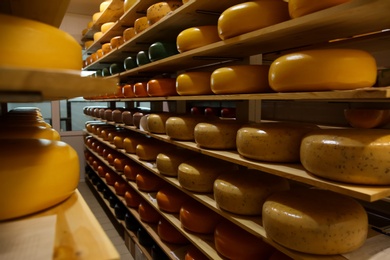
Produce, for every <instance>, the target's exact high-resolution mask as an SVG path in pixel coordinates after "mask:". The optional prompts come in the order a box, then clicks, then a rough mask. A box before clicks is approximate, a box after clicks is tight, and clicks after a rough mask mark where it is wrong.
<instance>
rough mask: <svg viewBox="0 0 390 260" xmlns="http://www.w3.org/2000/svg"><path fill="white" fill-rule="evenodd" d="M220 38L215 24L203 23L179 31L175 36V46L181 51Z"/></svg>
mask: <svg viewBox="0 0 390 260" xmlns="http://www.w3.org/2000/svg"><path fill="white" fill-rule="evenodd" d="M220 40H221V39H220V38H219V35H218V28H217V26H216V25H204V26H197V27H191V28H188V29H185V30H183V31H181V32H180V33H179V35H178V36H177V38H176V46H177V50H178V51H179V52H180V53H182V52H186V51H189V50H193V49H196V48H199V47H202V46H205V45H208V44H211V43H214V42H218V41H220Z"/></svg>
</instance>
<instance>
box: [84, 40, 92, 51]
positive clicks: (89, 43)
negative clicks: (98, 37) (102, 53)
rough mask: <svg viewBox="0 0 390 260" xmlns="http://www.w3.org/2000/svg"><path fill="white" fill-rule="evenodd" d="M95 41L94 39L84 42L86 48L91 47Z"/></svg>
mask: <svg viewBox="0 0 390 260" xmlns="http://www.w3.org/2000/svg"><path fill="white" fill-rule="evenodd" d="M93 43H94V41H86V42H84V49H86V50H87V49H89V47H91V46H92V44H93Z"/></svg>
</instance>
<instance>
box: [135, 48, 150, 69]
mask: <svg viewBox="0 0 390 260" xmlns="http://www.w3.org/2000/svg"><path fill="white" fill-rule="evenodd" d="M136 61H137V65H138V66H142V65H145V64H148V63H150V60H149V57H148V54H147V53H146V52H145V51H140V52H138V53H137V58H136Z"/></svg>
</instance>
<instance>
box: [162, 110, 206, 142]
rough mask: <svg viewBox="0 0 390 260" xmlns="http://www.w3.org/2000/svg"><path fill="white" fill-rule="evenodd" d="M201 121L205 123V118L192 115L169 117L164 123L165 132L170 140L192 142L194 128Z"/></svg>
mask: <svg viewBox="0 0 390 260" xmlns="http://www.w3.org/2000/svg"><path fill="white" fill-rule="evenodd" d="M202 121H206V117H203V116H194V115H177V116H171V117H169V118H168V119H167V120H166V122H165V131H166V134H167V135H168V136H169V137H170V138H172V139H175V140H181V141H192V140H195V136H194V129H195V126H196V125H197V124H198V123H201V122H202Z"/></svg>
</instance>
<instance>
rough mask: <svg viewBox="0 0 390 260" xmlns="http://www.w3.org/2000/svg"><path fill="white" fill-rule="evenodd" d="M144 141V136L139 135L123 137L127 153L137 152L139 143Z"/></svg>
mask: <svg viewBox="0 0 390 260" xmlns="http://www.w3.org/2000/svg"><path fill="white" fill-rule="evenodd" d="M143 141H144V138H141V137H137V136H128V137H125V138H124V139H123V143H122V145H123V149H125V151H126V153H131V154H135V153H136V150H137V145H138V144H140V143H141V142H143Z"/></svg>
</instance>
